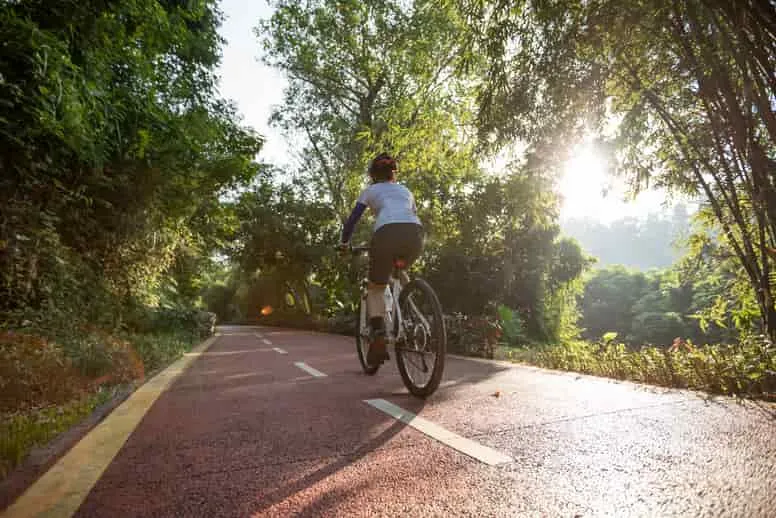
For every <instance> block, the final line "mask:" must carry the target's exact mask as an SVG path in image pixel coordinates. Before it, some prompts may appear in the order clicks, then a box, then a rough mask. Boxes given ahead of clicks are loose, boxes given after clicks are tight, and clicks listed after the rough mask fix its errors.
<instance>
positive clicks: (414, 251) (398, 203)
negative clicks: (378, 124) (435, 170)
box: [340, 153, 423, 365]
mask: <svg viewBox="0 0 776 518" xmlns="http://www.w3.org/2000/svg"><path fill="white" fill-rule="evenodd" d="M396 173H397V164H396V160H395V159H394V158H393V157H391V156H390V155H388V154H387V153H381V154H379V155H377V156H376V157H375V158H374V160H372V162H371V163H370V164H369V177H370V178H371V180H372V184H371V185H370V186H369V187H367V188H366V189H365V190H364V191H363V192H362V193H361V195H360V196H359V197H358V201H357V202H356V206H355V207H354V208H353V211H352V212H351V213H350V217H349V218H348V220H347V221H346V222H345V225H344V227H343V229H342V239H341V241H342V242H341V244H340V247H341V248H342V249H344V248H346V247H347V246H348V243H349V242H350V237H351V236H352V234H353V229H354V228H355V226H356V223H357V222H358V220H359V218H360V217H361V215H362V214H363V213H364V210H366V208H367V207H369V208H370V209H371V210H372V212H373V213H374V215H375V225H374V230H373V234H372V239H371V243H370V246H369V286H368V292H367V300H366V307H367V315H368V316H369V324H370V327H371V337H370V345H369V352H368V353H367V363H369V364H370V365H378V364H379V363H382V362H383V361H385V360H387V359H388V352H387V351H386V348H385V333H386V329H385V313H386V308H385V299H384V295H385V289H386V287H387V286H388V280H389V278H390V276H391V271H392V270H393V266H394V260H399V259H400V260H401V261H402V262H403V263H404V265H406V266H405V267H409V266H410V265H411V264H412V262H413V261H415V259H417V258H418V256H419V255H420V253H421V251H422V250H423V226H422V225H421V223H420V219H418V215H417V207H416V206H415V199H414V198H413V196H412V193H411V192H410V191H409V190H408V189H407V188H406V187H404V186H403V185H401V184H398V183H396Z"/></svg>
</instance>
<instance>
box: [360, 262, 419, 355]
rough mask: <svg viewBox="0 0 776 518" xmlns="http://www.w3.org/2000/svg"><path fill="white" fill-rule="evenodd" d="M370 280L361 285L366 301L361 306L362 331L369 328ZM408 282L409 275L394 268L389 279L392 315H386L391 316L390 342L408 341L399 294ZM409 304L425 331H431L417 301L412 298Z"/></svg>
mask: <svg viewBox="0 0 776 518" xmlns="http://www.w3.org/2000/svg"><path fill="white" fill-rule="evenodd" d="M368 282H369V281H368V280H367V279H363V280H362V283H361V286H362V289H361V297H362V299H363V301H364V304H362V305H361V308H362V310H361V315H360V319H361V322H360V326H359V327H360V329H361V331H362V333H363V331H365V330H366V329H368V326H367V319H366V313H367V309H366V295H367V289H368V288H367V286H368ZM407 283H409V277H408V276H407V274H406V273H405V272H403V271H401V270H398V269H394V271H393V273H391V277H390V279H389V280H388V289H389V290H390V292H391V299H392V307H391V312H390V315H388V314H387V315H386V316H389V318H390V319H391V325H390V327H387V328H386V329H387V331H388V336H387V337H386V338H387V341H388V343H390V344H396V343H397V342H398V343H401V342H406V338H407V330H406V329H405V325H404V317H403V315H402V312H401V307H399V296H400V295H401V290H402V288H403V286H404V285H406V284H407ZM409 306H410V308H411V309H413V310H414V313H415V315H416V316H417V317H418V319H419V320H420V322H421V324H422V325H423V327H424V328H425V331H426V332H427V333H430V332H431V324H430V323H429V322H428V320H426V317H425V316H424V315H423V313H422V312H421V311H420V310H418V308H417V307H416V306H415V302H414V301H413V300H412V299H410V300H409ZM394 329H396V330H397V332H396V333H394Z"/></svg>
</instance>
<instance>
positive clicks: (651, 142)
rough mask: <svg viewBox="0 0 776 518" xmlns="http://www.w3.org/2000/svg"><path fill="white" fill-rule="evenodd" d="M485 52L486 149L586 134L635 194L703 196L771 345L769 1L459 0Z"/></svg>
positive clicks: (774, 322)
mask: <svg viewBox="0 0 776 518" xmlns="http://www.w3.org/2000/svg"><path fill="white" fill-rule="evenodd" d="M461 5H462V11H463V13H464V14H465V15H466V16H467V19H468V20H469V21H470V27H469V31H468V33H469V37H470V44H471V50H469V51H468V53H470V54H472V55H473V54H476V53H477V51H481V52H482V53H484V54H485V55H486V58H485V59H480V60H479V63H484V69H483V70H482V77H483V78H484V79H483V81H482V82H481V85H480V86H481V90H480V95H479V108H480V109H479V128H480V136H481V140H482V141H483V143H485V144H489V145H493V143H496V145H498V144H499V143H503V142H510V141H512V140H514V139H516V138H517V139H522V140H524V141H526V142H527V143H528V145H529V149H533V150H536V151H538V152H543V153H545V154H547V155H548V156H552V157H554V158H555V159H556V160H562V159H563V158H565V157H566V156H567V153H568V151H569V147H568V144H572V143H574V142H576V141H577V140H578V139H579V138H580V137H581V136H583V135H584V134H585V133H592V134H593V135H594V136H595V137H596V138H598V139H599V141H600V144H601V145H600V147H601V148H602V150H603V151H604V152H606V153H607V154H608V155H609V161H610V163H611V165H612V167H613V168H616V169H618V170H619V172H621V173H622V174H623V175H624V176H626V178H627V179H628V181H629V182H630V183H631V185H632V186H633V187H634V188H635V189H640V188H643V187H645V186H647V185H656V186H662V187H667V188H669V189H671V190H673V191H676V192H680V193H685V194H690V195H693V196H696V197H702V198H703V199H704V200H705V204H704V205H705V206H704V208H705V209H706V212H707V213H708V215H709V220H710V221H713V222H714V224H715V225H716V226H717V229H718V231H719V239H720V241H722V242H723V243H724V246H725V247H726V248H727V249H728V251H729V253H730V254H731V255H732V257H733V258H734V260H735V261H736V262H737V264H738V266H739V268H741V269H742V271H743V272H744V275H745V278H746V280H747V282H748V283H749V285H750V289H751V290H752V293H754V296H755V299H754V300H755V303H756V305H757V310H758V313H759V322H758V326H759V327H760V329H761V330H763V331H764V332H765V333H766V334H768V335H769V336H770V337H771V338H772V339H776V306H775V305H774V300H775V299H776V297H774V285H773V283H772V275H771V272H772V271H773V270H774V268H775V267H776V264H775V263H774V258H775V257H776V254H774V252H772V251H773V250H776V185H774V183H773V181H772V178H773V152H772V150H773V149H774V146H775V145H776V119H774V118H773V115H772V114H773V99H774V97H776V83H775V82H774V81H773V75H772V70H774V69H776V31H774V27H773V23H772V16H771V15H772V10H773V9H772V5H768V6H764V5H761V3H759V2H755V1H749V0H747V1H743V2H738V3H736V4H735V5H733V4H730V3H709V2H705V1H703V0H682V1H677V2H672V3H671V4H670V5H667V4H666V3H665V2H661V1H657V0H647V1H643V2H637V3H633V4H631V5H629V8H628V9H622V5H621V3H620V2H617V1H614V0H604V1H599V2H580V1H578V0H566V1H560V2H542V1H534V0H526V1H523V2H518V3H517V4H516V5H513V4H511V3H502V4H496V5H490V4H486V3H483V2H477V1H471V2H462V3H461Z"/></svg>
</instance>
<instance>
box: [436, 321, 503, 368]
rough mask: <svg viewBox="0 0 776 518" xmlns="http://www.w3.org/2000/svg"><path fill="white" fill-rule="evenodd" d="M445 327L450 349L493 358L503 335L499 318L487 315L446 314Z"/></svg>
mask: <svg viewBox="0 0 776 518" xmlns="http://www.w3.org/2000/svg"><path fill="white" fill-rule="evenodd" d="M445 327H446V328H447V348H448V351H450V352H453V353H459V354H465V355H468V356H479V357H481V358H493V356H494V354H495V350H496V345H497V343H498V340H499V338H500V337H501V326H500V325H499V322H498V320H496V319H494V318H492V317H487V316H480V317H471V316H468V315H462V314H455V315H445Z"/></svg>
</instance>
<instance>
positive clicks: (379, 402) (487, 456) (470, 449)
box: [364, 399, 512, 466]
mask: <svg viewBox="0 0 776 518" xmlns="http://www.w3.org/2000/svg"><path fill="white" fill-rule="evenodd" d="M364 403H366V404H368V405H371V406H373V407H375V408H376V409H378V410H380V411H381V412H385V413H386V414H388V415H389V416H391V417H393V418H394V419H396V420H398V421H401V422H402V423H405V424H408V425H409V426H411V427H413V428H414V429H416V430H417V431H419V432H421V433H424V434H426V435H428V436H429V437H431V438H433V439H436V440H437V441H439V442H441V443H442V444H445V445H447V446H449V447H451V448H453V449H454V450H458V451H460V452H461V453H464V454H466V455H468V456H469V457H472V458H474V459H477V460H478V461H480V462H484V463H485V464H488V465H490V466H495V465H497V464H504V463H507V462H512V458H511V457H508V456H507V455H504V454H503V453H501V452H498V451H496V450H494V449H492V448H488V447H487V446H483V445H482V444H480V443H478V442H475V441H472V440H471V439H467V438H466V437H461V436H460V435H458V434H457V433H454V432H451V431H450V430H447V429H445V428H442V427H441V426H439V425H437V424H434V423H432V422H431V421H429V420H427V419H423V418H422V417H418V416H417V415H415V414H413V413H412V412H408V411H407V410H404V409H403V408H401V407H399V406H396V405H394V404H393V403H390V402H388V401H386V400H384V399H365V400H364Z"/></svg>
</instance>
